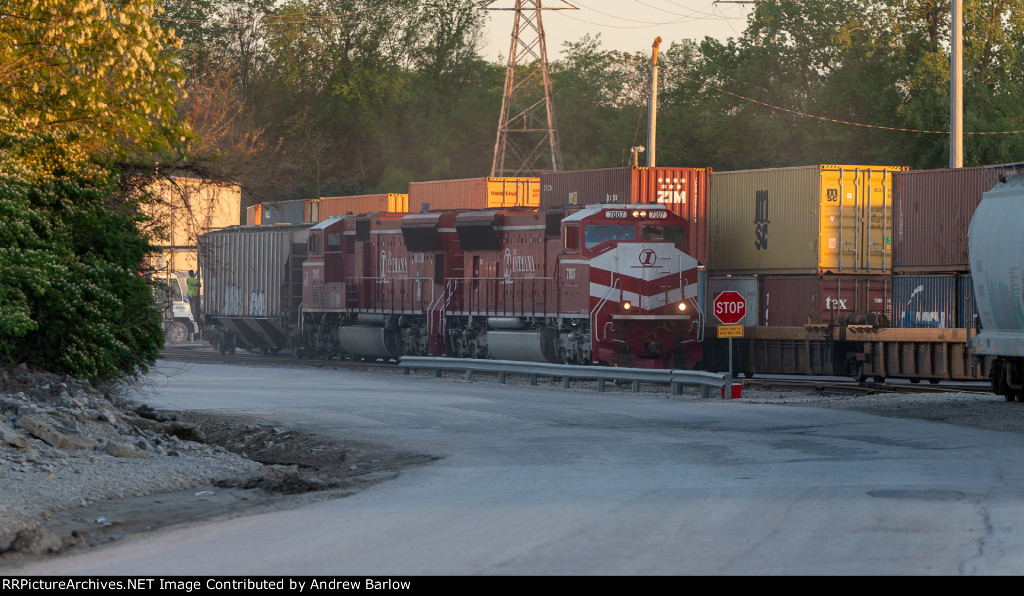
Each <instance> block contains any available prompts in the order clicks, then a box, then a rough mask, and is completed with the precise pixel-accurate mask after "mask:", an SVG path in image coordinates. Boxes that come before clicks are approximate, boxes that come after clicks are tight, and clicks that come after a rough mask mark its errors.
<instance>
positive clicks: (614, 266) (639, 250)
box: [301, 205, 704, 368]
mask: <svg viewBox="0 0 1024 596" xmlns="http://www.w3.org/2000/svg"><path fill="white" fill-rule="evenodd" d="M686 234H687V221H686V220H685V219H684V218H681V217H680V216H678V215H676V214H674V213H672V212H670V211H668V210H666V209H664V207H663V206H661V205H625V206H623V205H616V206H609V205H590V206H587V207H582V208H568V209H550V210H538V209H529V208H515V209H498V210H486V211H480V210H473V211H458V210H454V211H438V212H428V213H419V214H410V215H403V214H387V213H378V214H370V215H363V216H342V217H339V218H333V219H330V220H327V221H324V222H321V223H320V224H318V225H316V226H314V227H313V228H312V229H311V230H310V236H309V246H308V253H309V254H308V257H307V259H306V261H305V263H304V265H303V300H302V302H303V309H302V310H303V314H302V317H301V321H302V323H301V327H302V329H301V333H302V339H303V343H304V346H305V350H306V352H307V353H309V354H311V355H316V356H319V357H335V356H338V357H340V356H350V357H363V358H373V359H376V358H385V359H391V358H397V357H400V356H402V355H434V356H453V357H467V358H495V359H503V360H527V361H538V362H553V363H574V364H585V363H594V364H605V365H617V366H629V367H646V368H670V367H680V368H684V367H685V368H692V367H693V366H694V365H696V363H698V362H699V361H700V360H701V358H702V351H701V344H700V340H701V339H702V333H703V331H702V330H703V325H704V316H703V313H702V312H701V311H700V308H699V294H700V291H699V286H698V277H697V275H698V273H697V261H696V260H695V259H693V258H692V257H691V256H690V255H688V254H687V253H686V252H685V247H686Z"/></svg>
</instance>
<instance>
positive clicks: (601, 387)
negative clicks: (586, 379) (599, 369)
mask: <svg viewBox="0 0 1024 596" xmlns="http://www.w3.org/2000/svg"><path fill="white" fill-rule="evenodd" d="M597 392H598V393H604V379H598V380H597Z"/></svg>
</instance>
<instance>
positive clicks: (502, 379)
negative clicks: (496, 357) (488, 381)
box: [498, 370, 505, 385]
mask: <svg viewBox="0 0 1024 596" xmlns="http://www.w3.org/2000/svg"><path fill="white" fill-rule="evenodd" d="M498 382H499V383H501V384H502V385H504V384H505V371H503V370H499V371H498Z"/></svg>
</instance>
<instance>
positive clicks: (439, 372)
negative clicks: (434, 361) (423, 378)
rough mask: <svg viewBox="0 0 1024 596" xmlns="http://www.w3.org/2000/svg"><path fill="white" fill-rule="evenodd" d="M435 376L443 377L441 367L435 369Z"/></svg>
mask: <svg viewBox="0 0 1024 596" xmlns="http://www.w3.org/2000/svg"><path fill="white" fill-rule="evenodd" d="M434 377H436V378H438V379H440V378H441V369H440V368H435V369H434Z"/></svg>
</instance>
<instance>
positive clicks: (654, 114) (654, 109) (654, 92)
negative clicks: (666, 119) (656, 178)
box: [647, 37, 661, 168]
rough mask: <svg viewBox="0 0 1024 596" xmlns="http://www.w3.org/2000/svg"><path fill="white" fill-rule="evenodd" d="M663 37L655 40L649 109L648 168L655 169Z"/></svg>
mask: <svg viewBox="0 0 1024 596" xmlns="http://www.w3.org/2000/svg"><path fill="white" fill-rule="evenodd" d="M659 46H661V37H656V38H654V46H653V47H652V50H653V58H652V59H651V105H650V106H649V107H648V108H647V167H649V168H653V167H654V144H655V142H656V141H657V136H658V47H659Z"/></svg>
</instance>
